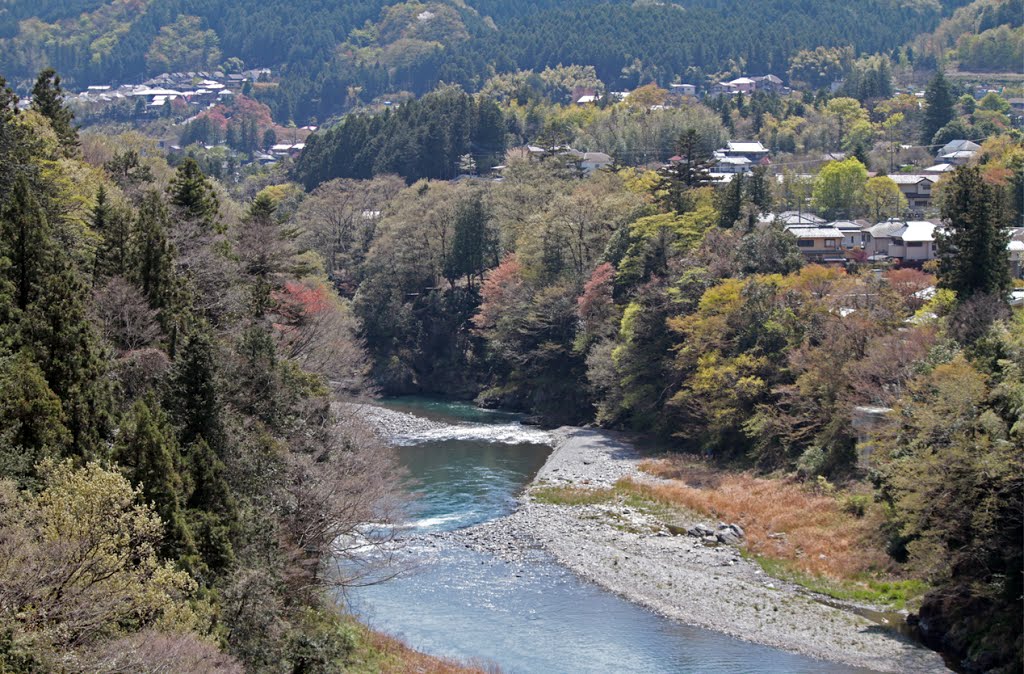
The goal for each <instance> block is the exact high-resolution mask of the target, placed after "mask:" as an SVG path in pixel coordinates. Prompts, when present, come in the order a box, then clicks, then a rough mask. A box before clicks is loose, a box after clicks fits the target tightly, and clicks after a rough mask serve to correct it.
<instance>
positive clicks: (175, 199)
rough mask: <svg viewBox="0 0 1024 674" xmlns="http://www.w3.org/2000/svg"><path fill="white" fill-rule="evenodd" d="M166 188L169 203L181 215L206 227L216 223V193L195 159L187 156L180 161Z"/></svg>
mask: <svg viewBox="0 0 1024 674" xmlns="http://www.w3.org/2000/svg"><path fill="white" fill-rule="evenodd" d="M167 189H168V192H169V193H170V197H171V204H172V205H173V206H174V207H175V209H176V210H177V211H178V212H179V213H180V214H181V215H182V216H183V217H185V218H187V219H189V220H193V221H195V222H198V223H200V224H202V225H203V227H204V228H206V229H213V228H214V227H215V226H216V225H217V218H218V213H219V210H220V205H219V203H218V201H217V194H216V193H215V192H214V190H213V185H212V184H211V183H210V181H209V180H207V178H206V176H205V175H203V171H202V169H200V168H199V164H197V163H196V160H195V159H193V158H191V157H188V158H186V159H185V161H183V162H181V164H180V165H179V166H178V169H177V171H176V172H175V174H174V178H173V179H172V180H171V184H170V186H169V187H168V188H167Z"/></svg>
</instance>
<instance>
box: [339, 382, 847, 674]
mask: <svg viewBox="0 0 1024 674" xmlns="http://www.w3.org/2000/svg"><path fill="white" fill-rule="evenodd" d="M385 405H386V406H387V407H389V408H392V409H396V410H400V411H404V412H409V413H412V414H416V415H417V416H421V417H424V418H428V419H431V420H433V421H440V422H443V423H444V424H445V425H444V426H443V427H440V428H434V429H431V430H429V431H422V432H419V433H411V434H409V435H406V436H401V437H397V438H396V441H397V442H399V443H400V447H399V449H398V451H399V454H400V457H401V460H402V462H403V463H404V464H405V466H406V467H407V469H408V471H409V474H410V476H411V478H412V480H414V482H411V483H410V488H411V489H412V491H413V494H414V497H413V501H412V504H411V506H410V512H409V522H408V524H407V525H406V526H405V527H404V528H403V536H405V537H407V538H408V541H409V542H408V545H407V547H406V549H405V552H404V553H403V554H404V555H405V556H406V557H407V558H409V559H414V560H415V563H416V566H415V568H414V569H413V570H411V571H410V572H408V573H407V574H405V575H403V576H400V577H399V578H397V579H394V580H391V581H388V582H386V583H383V584H380V585H375V586H371V587H366V588H361V589H358V590H355V591H351V592H350V595H349V602H350V605H351V608H352V610H353V611H354V612H355V613H356V614H357V615H358V616H360V618H362V619H363V620H364V621H365V622H367V623H368V624H369V625H370V626H372V627H374V628H376V629H378V630H381V631H383V632H387V633H389V634H394V635H396V636H399V637H401V638H402V639H403V640H404V641H405V642H406V643H408V644H409V645H410V646H412V647H413V648H416V649H417V650H421V651H424V652H427V653H431V654H434V655H440V656H449V657H455V658H459V659H463V660H472V661H476V662H479V663H483V664H492V665H497V666H498V667H499V668H500V669H501V671H502V672H505V673H506V674H513V673H519V672H529V673H533V672H537V673H543V674H560V673H565V674H570V673H576V672H586V673H591V672H594V673H598V672H600V673H604V672H637V673H639V672H675V673H690V672H693V673H697V672H699V673H701V674H719V673H721V674H726V673H728V674H738V673H743V672H750V673H755V672H756V673H762V672H779V673H782V672H785V673H794V674H799V673H808V674H809V673H812V672H813V673H819V672H829V673H831V672H837V673H839V672H841V673H852V672H865V671H867V670H863V669H857V668H853V667H846V666H843V665H834V664H831V663H825V662H821V661H818V660H814V659H811V658H806V657H802V656H799V655H793V654H790V653H785V652H783V651H779V650H775V649H772V648H768V647H765V646H758V645H755V644H750V643H747V642H744V641H741V640H739V639H735V638H732V637H729V636H726V635H723V634H719V633H717V632H712V631H709V630H704V629H700V628H697V627H690V626H686V625H682V624H680V623H677V622H675V621H672V620H669V619H666V618H662V617H661V616H658V615H656V614H654V613H652V612H650V611H648V610H646V609H644V608H641V607H639V606H636V605H634V604H631V603H630V602H628V601H626V600H624V599H621V598H620V597H618V596H616V595H614V594H612V593H610V592H606V591H605V590H602V589H601V588H599V587H597V586H595V585H593V584H591V583H588V582H585V581H583V580H581V579H579V578H578V577H576V576H575V575H574V574H572V573H571V572H569V571H567V570H565V569H564V568H562V567H561V566H559V565H558V564H557V563H555V562H554V561H553V560H552V559H551V558H549V557H548V556H547V555H546V554H544V553H543V552H541V551H536V552H534V553H531V555H530V556H529V557H528V558H527V559H526V560H524V561H522V562H506V561H503V560H500V559H498V558H496V557H493V556H490V555H486V554H482V553H478V552H474V551H470V550H467V549H461V548H454V547H451V546H447V547H446V546H436V545H434V544H432V543H431V541H430V540H429V539H428V538H423V537H422V536H421V535H422V534H429V533H430V532H437V531H446V530H453V529H457V528H461V527H466V526H471V525H473V524H477V523H480V522H484V521H487V520H490V519H494V518H497V517H501V516H503V515H506V514H508V513H509V512H511V511H512V509H513V508H514V507H515V496H516V494H518V493H519V492H520V491H521V490H522V489H523V487H524V486H525V485H526V484H527V483H528V482H529V481H530V480H531V479H532V478H533V476H534V475H535V474H536V472H537V471H538V470H539V469H540V467H541V466H542V465H543V463H544V460H545V459H546V457H547V455H548V454H549V453H550V451H551V448H550V446H548V445H547V444H545V442H546V439H547V436H546V434H544V433H543V432H541V431H538V430H537V429H534V428H530V427H525V426H521V425H520V424H519V422H518V421H517V419H516V417H515V416H514V415H508V414H503V413H499V412H489V411H485V410H478V409H476V408H473V407H471V406H468V405H463V404H457V403H450V402H438V401H431V400H423V399H398V400H391V401H388V402H387V403H385Z"/></svg>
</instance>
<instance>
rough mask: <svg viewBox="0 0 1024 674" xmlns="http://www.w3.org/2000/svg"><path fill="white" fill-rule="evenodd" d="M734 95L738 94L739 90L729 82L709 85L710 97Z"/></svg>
mask: <svg viewBox="0 0 1024 674" xmlns="http://www.w3.org/2000/svg"><path fill="white" fill-rule="evenodd" d="M736 93H739V90H738V89H736V87H735V85H733V84H732V83H731V82H715V83H714V84H712V85H711V95H712V96H732V95H733V94H736Z"/></svg>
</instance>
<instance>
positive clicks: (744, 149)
mask: <svg viewBox="0 0 1024 674" xmlns="http://www.w3.org/2000/svg"><path fill="white" fill-rule="evenodd" d="M718 152H720V153H721V154H722V156H724V157H746V158H747V159H749V160H750V161H751V162H752V163H757V162H759V161H761V160H762V159H764V158H766V157H767V156H768V155H769V154H770V153H771V151H770V150H769V149H768V148H766V147H765V146H764V145H761V143H759V142H757V141H732V140H730V141H729V142H728V143H726V146H725V147H724V148H722V149H721V150H719V151H718Z"/></svg>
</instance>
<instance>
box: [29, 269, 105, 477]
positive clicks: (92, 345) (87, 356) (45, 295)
mask: <svg viewBox="0 0 1024 674" xmlns="http://www.w3.org/2000/svg"><path fill="white" fill-rule="evenodd" d="M54 267H55V268H54V269H53V270H52V271H50V272H49V273H47V274H46V275H45V276H43V279H42V283H41V284H40V291H39V296H38V298H37V299H36V300H35V301H34V302H32V303H31V304H30V305H29V307H28V309H27V310H26V311H25V312H24V314H23V318H22V320H21V323H20V324H19V326H18V337H17V340H18V344H19V346H20V347H21V348H22V349H25V351H26V353H28V354H29V355H30V356H31V357H32V358H33V360H35V362H36V363H38V364H39V367H40V369H41V370H42V371H43V374H44V375H45V377H46V381H47V383H48V384H49V386H50V388H51V389H52V390H53V392H54V393H55V394H56V395H57V397H58V398H60V400H61V404H62V405H63V407H64V413H65V415H66V418H67V421H66V426H67V428H68V430H69V431H70V432H71V444H70V447H69V450H70V453H71V454H72V455H74V456H79V457H84V458H86V459H98V458H104V457H106V455H107V444H106V440H107V438H108V436H109V434H110V430H111V428H110V412H111V409H112V408H113V391H112V389H111V383H110V381H109V380H108V378H107V367H106V358H105V354H104V352H103V347H102V343H101V341H100V337H99V335H98V334H97V332H96V328H95V327H94V325H93V323H92V321H91V320H90V317H89V314H88V309H87V304H86V303H87V298H88V296H89V290H88V288H87V287H86V285H85V283H83V281H82V278H81V275H80V274H79V273H78V272H77V271H76V270H74V269H73V268H72V267H71V266H70V265H69V264H68V263H66V262H64V261H58V262H57V263H55V265H54Z"/></svg>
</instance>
